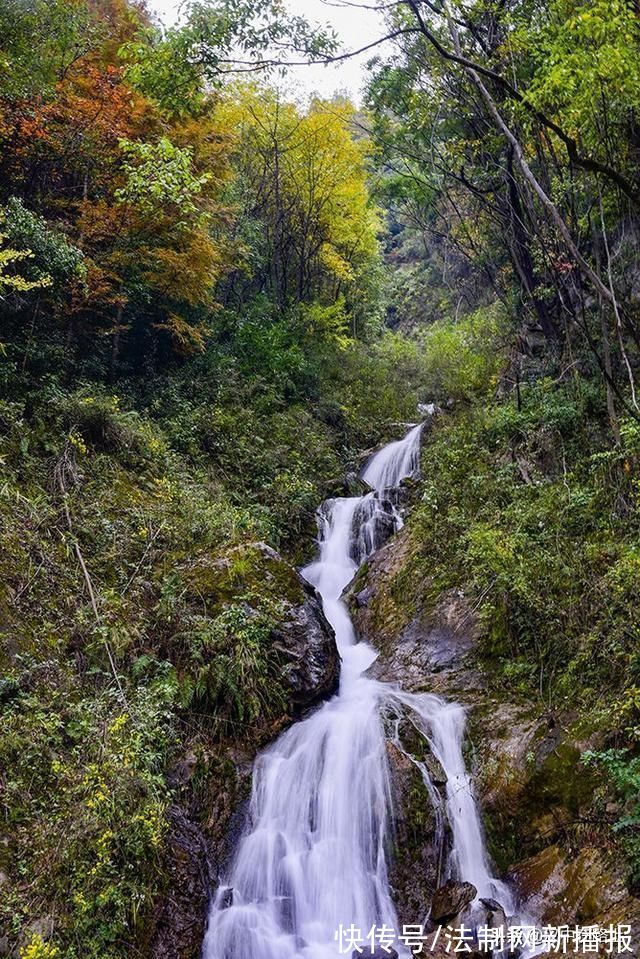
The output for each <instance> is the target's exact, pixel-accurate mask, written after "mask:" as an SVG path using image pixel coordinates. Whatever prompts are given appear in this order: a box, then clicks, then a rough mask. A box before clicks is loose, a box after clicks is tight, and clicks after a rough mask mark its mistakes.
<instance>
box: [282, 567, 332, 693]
mask: <svg viewBox="0 0 640 959" xmlns="http://www.w3.org/2000/svg"><path fill="white" fill-rule="evenodd" d="M299 578H300V585H301V587H302V591H303V596H304V599H303V602H302V603H300V604H292V603H289V604H287V611H286V614H285V618H284V621H283V622H282V624H281V625H279V626H278V627H277V629H276V630H275V631H274V641H275V646H276V648H277V649H278V651H279V652H280V654H281V656H282V658H283V660H284V663H285V666H284V673H283V675H284V681H285V683H286V685H287V686H288V688H289V691H290V698H291V702H292V703H293V705H294V706H295V707H297V708H304V707H306V706H311V705H313V704H314V703H316V702H318V701H319V700H321V699H325V698H326V697H328V696H331V695H332V693H334V692H335V691H336V689H337V688H338V679H339V676H340V654H339V653H338V647H337V646H336V638H335V635H334V633H333V629H332V628H331V626H330V624H329V622H328V620H327V618H326V616H325V615H324V612H323V611H322V605H321V602H320V599H319V597H318V594H317V593H316V591H315V589H313V587H312V586H310V585H309V584H308V583H306V582H305V581H304V580H303V579H302V577H299Z"/></svg>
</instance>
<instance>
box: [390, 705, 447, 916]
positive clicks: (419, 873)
mask: <svg viewBox="0 0 640 959" xmlns="http://www.w3.org/2000/svg"><path fill="white" fill-rule="evenodd" d="M412 731H413V733H414V735H413V736H412V735H411V733H412ZM393 738H394V739H396V740H397V741H396V742H393V741H391V740H388V741H387V755H388V758H389V767H390V770H391V788H392V795H393V805H394V810H395V815H396V819H395V823H394V825H395V831H394V853H393V856H392V857H391V862H390V868H389V881H390V885H391V888H392V890H393V899H394V903H395V905H396V909H397V912H398V921H399V923H400V924H401V925H404V924H408V925H409V924H415V923H418V924H420V923H423V922H425V920H426V918H427V916H428V914H429V911H430V909H431V902H432V899H433V894H434V891H435V890H436V889H437V887H438V886H439V884H440V873H441V870H442V869H443V868H444V864H445V862H446V859H447V855H448V851H449V846H450V834H449V831H448V829H447V828H446V823H445V820H444V819H443V818H441V820H440V822H441V826H440V827H439V824H438V818H437V815H436V809H435V808H434V804H433V802H432V798H431V796H430V795H429V791H428V789H427V787H426V785H425V782H424V779H423V777H422V773H421V772H420V769H419V768H418V766H417V765H416V761H417V762H420V763H423V764H424V766H425V767H426V768H427V770H428V773H429V776H430V778H431V782H432V783H433V785H434V786H435V787H436V790H438V789H441V788H443V787H444V785H445V784H446V777H445V775H444V773H443V771H442V767H441V766H440V764H439V763H438V762H437V760H435V759H434V757H433V756H432V754H431V752H430V751H429V748H428V745H427V743H426V740H424V739H423V738H422V737H421V736H419V735H418V734H417V733H415V730H413V727H412V726H411V724H410V723H407V722H406V721H404V722H400V724H399V725H398V727H397V730H396V731H395V734H394V737H393ZM412 759H413V760H414V761H412ZM443 805H444V797H441V805H440V808H442V807H443Z"/></svg>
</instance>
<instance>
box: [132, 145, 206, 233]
mask: <svg viewBox="0 0 640 959" xmlns="http://www.w3.org/2000/svg"><path fill="white" fill-rule="evenodd" d="M120 149H121V151H122V153H123V154H124V157H125V159H124V162H123V165H122V166H123V172H124V175H125V178H126V182H125V185H124V186H123V187H119V188H118V189H117V190H116V191H115V197H116V200H117V201H118V202H120V203H133V204H135V205H136V206H137V207H138V208H139V209H140V210H141V212H143V213H145V214H147V215H151V214H153V213H154V212H155V213H158V212H161V211H162V210H163V208H164V207H165V205H166V204H169V203H170V204H173V205H174V206H176V207H177V208H178V211H179V214H180V216H181V217H184V216H186V217H188V216H190V215H192V214H194V213H195V212H196V211H197V209H198V207H197V205H196V197H197V196H198V195H199V194H200V193H201V192H202V188H203V186H204V185H205V184H206V183H207V182H208V181H209V180H210V179H211V177H212V174H211V173H203V174H202V176H199V177H198V176H195V175H194V173H193V150H191V149H190V148H188V147H186V148H184V149H180V148H179V147H176V146H174V144H173V143H172V142H171V141H170V140H168V139H167V137H161V138H160V139H159V140H158V142H157V143H133V142H131V141H130V140H121V141H120Z"/></svg>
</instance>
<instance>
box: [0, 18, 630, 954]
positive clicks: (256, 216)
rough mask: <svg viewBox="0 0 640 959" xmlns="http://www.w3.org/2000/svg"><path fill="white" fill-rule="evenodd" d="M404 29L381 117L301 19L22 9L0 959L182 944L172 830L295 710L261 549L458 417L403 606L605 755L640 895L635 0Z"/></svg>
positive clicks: (9, 105)
mask: <svg viewBox="0 0 640 959" xmlns="http://www.w3.org/2000/svg"><path fill="white" fill-rule="evenodd" d="M383 6H384V7H385V18H386V20H387V31H386V34H385V35H393V37H394V40H393V44H394V46H393V53H392V54H388V55H387V52H386V51H387V48H386V47H380V49H379V50H377V51H375V50H374V51H373V53H372V54H371V55H375V56H376V59H374V60H373V61H372V62H371V64H370V72H369V81H368V86H367V92H366V103H365V107H364V108H362V109H356V108H355V107H354V106H353V105H351V104H350V103H348V102H347V101H346V100H345V99H344V98H343V97H336V98H334V99H332V100H328V101H327V100H322V99H320V98H311V99H310V102H309V103H308V104H306V105H301V104H299V103H294V102H293V100H292V98H291V97H288V96H286V95H284V94H283V93H282V92H281V91H280V90H279V89H278V86H277V82H276V81H277V75H276V74H275V73H274V71H273V67H274V65H275V66H277V64H278V62H279V61H281V60H282V58H283V57H284V56H285V53H283V51H284V52H286V51H291V50H294V51H296V53H295V56H296V57H299V58H300V57H301V58H303V59H307V60H320V59H330V58H331V57H333V56H336V55H337V50H336V45H335V41H334V40H333V38H332V37H331V35H330V33H327V32H325V31H320V30H316V29H312V28H311V27H310V26H309V25H308V24H307V23H305V22H304V21H303V20H302V19H298V18H295V17H290V16H285V14H284V12H283V9H282V7H281V5H280V4H279V3H277V2H272V0H260V2H258V3H245V2H244V0H221V2H212V3H208V2H195V3H191V4H189V5H188V7H187V10H186V11H185V18H184V20H183V22H182V23H181V25H180V26H177V27H175V28H172V29H170V30H168V31H163V30H162V29H160V28H159V27H158V26H157V24H155V22H154V20H153V17H152V16H151V15H150V14H149V12H148V11H147V10H145V8H144V7H143V6H142V5H141V4H138V3H134V2H129V0H108V2H101V3H96V2H93V0H6V2H4V3H3V5H2V8H1V9H0V71H1V72H0V382H1V398H0V462H1V466H2V482H1V484H0V519H1V528H0V589H1V592H0V672H1V678H0V710H1V715H2V736H1V738H0V770H2V771H1V773H0V809H1V813H2V815H1V817H0V884H1V887H2V897H1V901H0V954H2V953H3V952H4V953H6V954H9V955H12V956H19V957H21V959H62V957H64V959H74V957H76V959H80V957H82V959H91V957H95V959H98V957H99V959H123V957H124V956H136V955H150V954H151V953H150V946H149V937H150V935H151V933H150V930H151V929H152V926H153V916H154V910H155V909H156V906H157V904H158V902H159V900H160V899H161V897H162V895H163V894H164V893H165V892H166V889H167V884H168V882H169V878H168V871H167V858H166V857H167V848H168V836H169V831H170V826H169V813H168V811H169V810H170V809H171V808H173V807H174V806H175V805H176V804H177V805H180V807H181V808H182V807H184V808H187V809H188V811H189V815H190V816H191V817H192V819H193V821H194V822H197V823H198V824H199V826H201V827H202V828H203V829H204V830H205V832H207V830H209V833H211V832H212V831H215V829H216V828H220V829H223V828H226V822H227V820H225V819H224V816H222V814H221V815H220V817H219V818H220V822H219V823H218V822H217V821H216V822H213V820H216V815H217V813H216V812H215V810H216V809H217V808H218V807H217V806H216V805H215V803H213V802H212V798H211V797H212V795H214V794H215V796H217V797H220V796H224V797H226V796H227V793H226V792H225V790H226V789H227V788H228V782H229V781H230V780H231V779H233V772H232V771H231V772H230V768H231V765H232V764H231V762H230V760H229V756H230V755H231V753H233V754H234V755H236V754H237V753H238V752H239V753H242V755H243V756H251V754H252V751H255V749H256V748H257V747H258V746H259V745H261V744H263V743H265V742H267V741H268V740H269V739H270V738H271V737H272V736H273V735H274V734H275V733H276V732H277V731H278V730H279V729H280V728H282V727H283V725H284V724H286V723H287V722H289V721H290V720H291V717H292V715H293V714H294V712H295V704H294V703H292V702H291V701H289V699H288V698H287V694H286V691H285V689H284V686H283V665H282V659H281V656H280V654H279V652H278V650H277V648H276V645H274V643H273V641H272V637H273V634H274V630H276V629H277V627H278V624H279V623H280V622H281V620H282V617H283V600H284V599H285V596H284V595H280V594H279V589H280V586H279V585H278V584H279V583H280V581H279V580H277V581H276V588H274V587H273V582H271V583H270V584H269V583H267V579H266V578H265V576H264V575H263V567H262V565H261V564H262V562H263V558H264V552H263V551H262V547H260V546H258V545H257V544H261V543H264V544H267V546H269V547H271V548H273V549H275V550H277V551H279V553H280V554H281V555H282V557H283V560H282V562H283V567H284V566H285V565H286V564H300V563H301V562H302V561H303V559H304V558H305V557H307V556H308V555H309V554H310V552H311V550H312V549H313V537H314V518H313V515H314V510H315V508H316V507H317V505H318V504H319V502H320V501H321V500H322V499H323V498H324V497H326V496H328V495H333V494H336V493H337V494H339V493H340V492H341V491H342V490H343V489H344V476H345V474H346V473H348V472H349V471H353V470H354V469H355V468H357V465H358V463H359V462H360V456H361V453H362V452H363V451H365V450H367V449H370V448H371V447H372V446H373V445H375V444H376V443H378V442H380V441H381V440H382V439H387V438H389V437H391V436H395V435H397V433H398V432H399V430H400V429H401V424H404V423H406V422H413V421H415V419H416V416H417V414H416V409H417V406H418V403H425V402H430V401H433V402H436V403H438V404H439V405H440V406H441V407H442V409H443V410H444V412H443V413H442V415H440V416H439V417H438V418H437V421H436V425H435V426H434V429H433V432H432V433H431V434H430V436H429V439H428V442H427V443H426V444H425V450H424V455H423V479H422V480H421V481H420V483H419V484H418V486H417V488H416V489H415V491H414V493H415V506H414V508H413V511H412V513H411V516H410V519H409V527H410V530H409V535H410V541H411V550H410V556H409V559H408V562H407V566H406V568H405V569H404V570H403V572H402V574H401V578H400V580H399V584H398V587H397V588H398V596H399V597H400V599H401V601H402V603H404V604H406V606H407V608H410V607H411V605H412V604H417V603H418V602H420V603H422V604H424V603H425V602H426V601H433V603H434V604H435V603H436V601H437V598H438V596H439V595H440V594H441V593H442V592H443V591H444V590H447V589H450V588H464V590H465V593H466V595H467V596H468V597H469V599H470V602H471V603H472V604H473V606H474V610H475V611H476V612H477V613H478V615H479V616H480V617H481V620H482V622H483V624H484V626H485V631H484V636H485V638H484V640H483V651H482V652H483V657H484V659H485V661H486V665H487V675H488V676H491V677H493V679H492V682H494V683H495V686H496V689H500V690H502V695H504V696H505V697H511V696H513V697H516V698H517V697H520V698H525V699H531V700H535V701H536V702H539V703H540V707H541V709H544V710H548V711H549V712H550V713H554V714H556V713H557V714H558V715H562V716H570V717H571V721H572V722H578V723H582V724H583V725H584V727H585V728H586V727H588V728H589V729H591V730H593V729H595V730H596V731H597V736H598V742H599V748H598V750H597V751H595V752H593V751H592V753H591V754H590V755H587V756H585V757H584V760H583V761H584V763H588V764H590V766H591V767H592V769H593V770H594V771H595V774H596V775H597V777H598V783H599V785H598V793H597V796H596V797H595V801H594V809H593V816H594V819H595V821H596V831H597V833H598V836H599V841H600V842H601V843H602V844H603V845H607V846H608V847H612V848H614V849H615V850H616V853H617V852H618V851H620V852H621V853H623V854H624V857H625V863H626V866H625V869H626V872H627V875H628V877H629V883H630V887H631V888H632V889H635V890H636V891H637V889H638V882H639V881H640V807H639V805H638V794H639V782H640V754H639V753H638V743H639V740H640V655H639V652H638V648H639V647H638V642H639V639H640V637H639V635H638V621H639V618H640V617H639V614H640V609H639V603H640V593H639V591H638V581H639V576H640V548H639V545H638V542H639V540H638V533H639V528H638V524H639V512H638V507H639V502H638V497H639V495H640V486H639V473H638V470H639V464H640V412H639V408H638V401H637V395H636V377H637V371H638V365H639V361H640V347H639V344H640V324H639V319H638V317H639V313H638V280H639V276H640V274H639V272H638V262H637V238H638V198H639V196H640V183H639V181H638V176H637V169H638V166H637V161H638V129H637V112H638V104H639V103H640V73H639V72H638V71H639V67H638V64H640V57H639V56H638V53H639V46H640V43H639V41H640V33H639V21H638V13H637V9H636V7H635V5H634V4H633V3H627V2H625V0H548V2H545V3H543V4H538V3H526V2H524V3H521V2H511V3H507V4H494V3H491V2H487V0H477V2H473V3H470V4H458V3H454V4H451V5H448V4H442V5H440V4H437V3H436V4H431V3H426V2H421V0H417V2H413V0H407V2H404V0H403V2H400V3H399V4H392V5H386V4H385V5H383ZM381 39H382V34H381ZM270 68H271V69H270ZM287 569H288V570H289V566H288V565H287ZM289 572H290V570H289ZM283 575H284V574H283ZM285 582H287V583H288V582H289V580H288V579H286V578H285V579H283V580H282V583H285ZM284 591H285V589H284V587H282V592H283V593H284ZM417 591H419V595H418V594H417ZM185 762H187V765H188V766H189V775H188V776H185V777H183V778H181V777H180V775H178V774H177V773H176V769H178V768H183V767H184V763H185ZM181 764H182V765H181ZM221 802H222V801H221ZM222 804H223V805H225V815H229V814H230V809H227V808H226V806H227V805H232V803H230V802H229V803H227V800H226V798H225V799H224V803H222ZM212 808H213V809H214V812H212ZM612 809H613V812H612V811H611V810H612ZM607 810H608V811H607ZM212 822H213V824H212ZM193 954H194V955H195V954H198V953H197V951H196V952H194V953H193Z"/></svg>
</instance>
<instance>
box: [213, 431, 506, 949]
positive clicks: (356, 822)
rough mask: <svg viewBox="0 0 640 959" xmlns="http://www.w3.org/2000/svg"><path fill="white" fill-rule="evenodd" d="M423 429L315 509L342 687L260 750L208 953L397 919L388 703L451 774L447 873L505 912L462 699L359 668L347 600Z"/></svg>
mask: <svg viewBox="0 0 640 959" xmlns="http://www.w3.org/2000/svg"><path fill="white" fill-rule="evenodd" d="M420 434H421V425H418V426H415V427H413V428H412V429H411V430H410V431H409V432H408V433H407V435H406V436H405V438H404V439H402V440H399V441H397V442H394V443H390V444H389V445H388V446H385V447H384V448H383V449H381V450H380V451H379V452H378V453H376V454H375V455H374V456H373V457H372V458H371V459H370V461H369V462H368V463H367V465H366V467H365V469H364V471H363V473H362V479H363V480H364V481H365V482H366V483H367V484H368V485H369V486H370V487H371V491H370V492H368V493H366V494H365V495H364V496H359V497H341V498H336V499H332V500H328V501H326V502H325V503H324V504H323V505H322V507H321V508H320V510H319V517H318V526H319V555H318V558H317V559H316V560H315V561H314V562H312V563H311V564H310V565H309V566H307V567H306V568H305V569H304V570H303V575H304V577H305V578H306V579H307V580H308V581H309V582H310V583H312V584H313V585H314V586H315V587H316V589H317V590H318V593H319V594H320V596H321V598H322V603H323V607H324V611H325V614H326V616H327V619H328V620H329V622H330V623H331V625H332V626H333V629H334V631H335V635H336V642H337V644H338V649H339V651H340V655H341V657H342V669H341V677H340V688H339V692H338V694H337V695H336V696H334V698H333V699H331V700H330V701H329V702H327V703H325V704H324V705H323V706H322V707H321V708H319V709H317V710H316V711H315V712H314V713H312V714H311V715H310V716H308V717H307V718H306V719H303V720H301V721H300V722H298V723H296V724H295V725H294V726H292V727H291V728H290V729H288V730H287V731H286V732H284V733H283V734H282V735H281V736H280V737H279V738H278V740H277V741H276V742H275V743H274V744H273V745H271V746H270V747H268V748H267V749H265V750H264V751H263V752H262V753H261V754H260V755H259V756H258V758H257V759H256V762H255V767H254V772H253V787H252V795H251V802H250V808H249V815H248V823H247V827H246V830H245V833H244V835H243V837H242V839H241V840H240V842H239V845H238V849H237V851H236V855H235V860H234V862H233V864H232V866H231V869H230V872H229V875H228V877H227V878H226V881H225V882H224V883H223V884H222V885H221V886H220V887H219V889H218V890H217V892H216V895H215V897H214V899H213V902H212V905H211V909H210V915H209V923H208V928H207V933H206V936H205V941H204V946H203V957H204V959H335V957H336V955H337V954H338V947H337V944H336V941H335V934H336V930H337V929H338V928H339V926H340V925H341V924H342V925H343V926H344V927H349V926H351V925H352V924H353V925H354V926H355V927H357V928H360V929H362V930H366V931H368V930H369V929H370V928H371V926H373V925H377V926H380V925H382V924H383V923H386V924H387V925H388V926H391V927H393V928H395V929H397V928H398V923H397V917H396V912H395V908H394V905H393V902H392V900H391V893H390V889H389V881H388V875H387V857H386V856H387V850H388V848H389V840H390V838H391V827H392V818H393V810H392V802H391V790H390V779H389V767H388V760H387V751H386V748H385V729H384V725H383V719H384V717H385V716H386V715H388V713H389V711H393V710H394V709H395V710H396V711H397V710H400V709H404V710H407V711H408V712H409V713H410V714H411V715H412V717H413V720H412V721H413V722H414V724H415V725H416V727H417V728H418V729H419V730H420V731H421V732H422V734H423V735H424V737H425V738H426V739H427V740H428V742H429V744H430V746H431V748H432V750H433V753H434V754H435V756H436V758H437V759H438V760H439V761H440V763H441V765H442V767H443V769H444V771H445V773H446V775H447V778H448V782H447V796H446V815H447V817H448V820H449V823H450V826H451V831H452V835H453V849H452V853H451V855H450V856H449V861H448V875H450V876H452V877H453V878H459V879H463V880H468V881H470V882H472V883H473V884H474V885H475V886H476V888H477V889H478V894H479V896H481V897H488V898H495V899H498V900H499V901H500V902H501V904H502V905H503V907H504V909H505V911H506V913H507V914H510V913H511V912H513V909H514V903H513V899H512V896H511V893H510V890H509V889H508V888H507V887H506V886H505V885H504V884H503V883H501V882H500V881H499V880H497V879H495V878H493V877H492V875H491V870H490V865H489V860H488V856H487V853H486V850H485V845H484V839H483V833H482V828H481V824H480V817H479V814H478V809H477V806H476V803H475V801H474V798H473V793H472V789H471V782H470V779H469V776H468V774H467V772H466V770H465V766H464V760H463V755H462V740H463V734H464V711H463V709H462V707H460V706H458V705H456V704H453V703H446V702H445V701H444V700H442V699H440V698H438V697H437V696H432V695H429V694H410V693H406V692H404V691H403V690H402V689H401V688H400V687H398V686H395V685H392V684H387V683H382V682H379V681H377V680H374V679H370V678H368V677H367V676H365V675H363V674H364V672H365V671H366V670H367V668H368V667H369V666H370V665H371V663H372V662H373V661H374V660H375V658H376V655H377V654H376V652H375V650H374V649H373V648H372V647H371V646H369V645H367V644H366V643H364V642H357V639H356V636H355V632H354V628H353V625H352V623H351V619H350V617H349V614H348V611H347V608H346V605H345V604H344V602H343V600H342V594H343V592H344V590H345V588H346V587H347V585H348V584H349V583H350V581H351V580H352V579H353V576H354V575H355V573H356V571H357V569H358V566H359V565H360V564H361V563H362V562H363V561H364V560H365V559H366V558H367V556H369V555H370V554H371V553H372V552H373V551H374V550H375V549H376V548H378V546H379V545H380V544H381V542H383V541H384V539H385V538H386V536H387V535H388V534H389V532H391V531H393V530H394V529H398V528H399V526H400V525H401V522H402V521H401V518H400V516H399V514H398V511H397V509H396V506H395V505H394V502H393V500H394V496H393V492H394V491H397V488H398V487H399V485H400V483H401V482H402V480H403V479H405V478H406V477H409V476H413V475H415V474H416V473H417V471H418V466H419V452H420ZM422 772H423V776H424V777H426V779H427V780H428V773H427V772H426V769H425V768H424V767H423V768H422ZM428 786H429V795H431V796H432V798H434V799H435V796H436V791H435V790H434V788H433V786H431V784H430V783H428ZM424 918H425V917H423V916H416V917H415V922H417V923H419V922H422V921H423V920H424ZM365 934H366V933H365Z"/></svg>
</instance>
